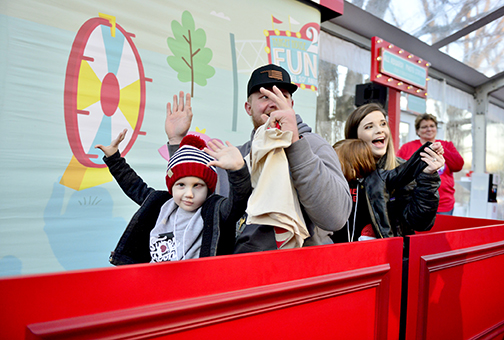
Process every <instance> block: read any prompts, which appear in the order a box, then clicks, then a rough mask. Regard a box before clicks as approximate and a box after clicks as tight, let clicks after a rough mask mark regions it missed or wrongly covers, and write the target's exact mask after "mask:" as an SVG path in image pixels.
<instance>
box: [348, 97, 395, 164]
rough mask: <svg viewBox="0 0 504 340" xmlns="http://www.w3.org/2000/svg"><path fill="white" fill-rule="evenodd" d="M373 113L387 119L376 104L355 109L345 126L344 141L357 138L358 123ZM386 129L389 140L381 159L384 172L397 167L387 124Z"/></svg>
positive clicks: (381, 108)
mask: <svg viewBox="0 0 504 340" xmlns="http://www.w3.org/2000/svg"><path fill="white" fill-rule="evenodd" d="M374 111H379V112H381V113H382V114H383V116H384V117H385V118H387V113H386V112H385V110H384V109H383V107H382V106H381V105H380V104H378V103H369V104H364V105H362V106H359V107H358V108H357V109H355V110H354V111H353V112H352V113H351V114H350V116H348V118H347V121H346V125H345V138H346V139H357V138H359V137H358V135H357V129H358V127H359V124H360V122H361V121H362V120H363V119H364V117H366V116H367V115H368V114H370V113H371V112H374ZM387 128H388V129H389V133H388V135H389V138H388V143H387V152H386V153H385V155H384V156H383V157H385V159H384V166H383V168H384V169H385V170H392V169H394V168H395V167H397V166H398V165H399V163H397V160H396V156H395V150H394V142H393V141H392V136H391V134H390V128H389V127H388V123H387Z"/></svg>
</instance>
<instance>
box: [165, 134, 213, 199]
mask: <svg viewBox="0 0 504 340" xmlns="http://www.w3.org/2000/svg"><path fill="white" fill-rule="evenodd" d="M205 147H206V143H205V141H204V140H203V139H201V138H200V137H198V136H194V135H187V136H185V137H184V139H182V142H180V147H179V149H178V150H177V152H175V153H174V154H173V156H172V157H170V161H169V162H168V170H167V171H166V186H167V187H168V192H169V193H170V194H173V192H172V187H173V185H174V184H175V182H176V181H178V180H179V179H181V178H182V177H187V176H194V177H198V178H201V179H202V180H203V181H204V182H205V183H206V185H207V187H208V193H209V194H210V193H212V192H214V190H215V186H216V184H217V172H216V169H215V167H214V166H211V167H208V166H207V164H208V162H210V161H213V160H214V159H213V158H212V157H211V156H209V155H208V154H207V153H206V152H204V151H203V148H205Z"/></svg>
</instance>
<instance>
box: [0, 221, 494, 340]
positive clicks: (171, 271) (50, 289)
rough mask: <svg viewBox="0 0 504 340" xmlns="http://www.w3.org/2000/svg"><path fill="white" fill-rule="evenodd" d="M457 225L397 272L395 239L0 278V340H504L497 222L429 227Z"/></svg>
mask: <svg viewBox="0 0 504 340" xmlns="http://www.w3.org/2000/svg"><path fill="white" fill-rule="evenodd" d="M461 222H467V223H466V225H470V226H471V227H472V228H468V229H460V230H454V231H442V232H428V233H422V234H419V235H414V236H411V237H408V238H407V239H406V240H405V241H404V242H406V245H407V247H406V248H405V249H406V251H407V252H409V262H408V266H406V267H405V269H404V272H403V239H402V238H393V239H387V240H376V241H366V242H357V243H352V244H338V245H329V246H321V247H310V248H303V249H296V250H283V251H272V252H264V253H255V254H244V255H233V256H222V257H216V258H206V259H199V260H188V261H181V262H174V263H162V264H152V265H135V266H123V267H117V268H105V269H97V270H87V271H76V272H65V273H57V274H47V275H32V276H21V277H11V278H3V279H0V304H1V309H0V338H1V339H168V338H169V339H194V338H196V337H206V338H210V339H214V338H215V339H237V338H239V339H272V338H275V339H335V338H337V339H398V338H406V339H408V340H409V339H471V338H472V339H494V338H497V336H499V337H500V338H502V337H503V336H504V308H502V306H504V293H503V292H502V290H503V288H502V287H504V286H503V285H502V282H504V280H503V279H504V270H503V269H504V225H496V226H488V227H479V228H478V227H476V228H474V227H475V226H476V225H478V223H480V224H479V225H485V224H486V225H488V224H495V223H500V222H499V221H492V220H478V219H464V218H462V219H461V220H460V218H455V217H444V216H443V217H441V218H439V219H438V220H437V223H436V226H435V228H434V230H437V229H442V230H449V229H453V228H454V227H455V226H459V227H460V223H461ZM441 224H443V225H441ZM406 268H407V270H408V271H407V272H406ZM402 284H404V285H405V287H407V291H405V294H407V295H405V299H403V300H404V301H405V302H407V304H405V305H403V306H402V309H401V285H402ZM401 310H402V313H401ZM401 314H402V315H401ZM401 318H402V319H401ZM400 329H402V331H400ZM402 333H404V334H402Z"/></svg>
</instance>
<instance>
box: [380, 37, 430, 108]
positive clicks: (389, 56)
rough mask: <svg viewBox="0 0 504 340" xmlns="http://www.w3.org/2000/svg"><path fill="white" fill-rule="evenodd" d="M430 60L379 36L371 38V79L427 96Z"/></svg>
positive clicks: (415, 94) (399, 89) (413, 93)
mask: <svg viewBox="0 0 504 340" xmlns="http://www.w3.org/2000/svg"><path fill="white" fill-rule="evenodd" d="M429 66H430V64H429V62H427V61H425V60H423V59H422V58H420V57H417V56H415V55H413V54H411V53H409V52H407V51H405V50H403V49H402V48H400V47H398V46H395V45H394V44H391V43H389V42H387V41H385V40H383V39H381V38H379V37H373V38H372V39H371V81H373V82H375V83H379V84H382V85H385V86H388V87H391V88H394V89H396V90H398V91H404V92H407V93H409V94H412V95H414V96H418V97H421V98H426V97H427V80H428V69H429Z"/></svg>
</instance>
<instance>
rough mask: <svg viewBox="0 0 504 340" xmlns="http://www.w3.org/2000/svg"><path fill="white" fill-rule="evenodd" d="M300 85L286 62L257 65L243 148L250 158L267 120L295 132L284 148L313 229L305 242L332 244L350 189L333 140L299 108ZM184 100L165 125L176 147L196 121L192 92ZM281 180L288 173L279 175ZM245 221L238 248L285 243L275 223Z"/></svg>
mask: <svg viewBox="0 0 504 340" xmlns="http://www.w3.org/2000/svg"><path fill="white" fill-rule="evenodd" d="M297 88H298V87H297V85H295V84H293V83H291V79H290V75H289V73H288V72H287V71H286V70H285V69H283V68H282V67H279V66H276V65H273V64H269V65H265V66H262V67H260V68H258V69H256V70H254V72H253V73H252V75H251V77H250V79H249V82H248V86H247V96H248V99H247V102H246V103H245V110H246V112H247V114H248V115H249V116H250V117H251V118H252V123H253V125H254V129H253V130H252V133H251V137H250V140H249V141H248V142H246V143H245V144H243V145H241V146H238V149H239V150H240V152H241V154H242V155H243V156H244V158H245V159H250V153H251V149H252V145H253V140H254V136H255V135H256V132H257V131H258V130H259V129H260V127H262V126H263V125H265V123H267V122H268V124H269V126H267V127H266V129H269V128H272V129H275V128H276V129H278V130H280V132H281V133H288V135H287V136H289V135H290V136H291V137H290V141H288V145H287V146H286V147H283V150H284V152H285V156H286V160H287V163H288V174H289V175H290V181H291V183H292V186H293V189H294V190H293V192H294V195H295V197H294V200H295V201H296V203H299V206H300V210H301V214H302V217H301V219H302V220H303V219H304V224H305V225H306V229H307V232H308V234H309V235H307V238H306V239H304V241H303V242H302V246H311V245H322V244H331V243H333V242H332V240H331V239H330V236H331V235H332V233H333V232H334V231H337V230H339V229H341V228H342V227H343V225H344V224H345V222H346V221H347V220H348V217H349V215H350V212H351V209H352V201H351V197H350V191H349V188H348V183H347V181H346V180H345V177H344V176H343V173H342V171H341V165H340V163H339V160H338V156H337V155H336V153H335V152H334V150H333V149H332V147H331V145H330V144H329V143H328V142H327V141H326V140H324V139H323V138H322V137H321V136H319V135H317V134H315V133H312V132H311V128H310V127H309V126H308V125H307V124H306V123H304V122H303V121H302V119H301V117H300V116H299V115H298V114H296V113H295V111H294V110H293V104H294V101H293V100H292V94H293V93H294V92H295V91H296V90H297ZM175 99H176V98H175ZM174 102H175V100H174ZM182 102H183V94H182V93H181V96H180V105H178V106H177V107H174V108H173V113H172V111H171V108H170V106H169V105H170V104H168V107H167V119H166V126H165V128H166V133H167V136H168V140H169V150H170V152H173V151H174V150H175V149H176V148H177V144H178V143H179V141H180V140H181V139H182V137H183V136H185V134H186V133H187V131H188V130H189V127H190V124H191V119H192V111H191V108H190V97H189V96H186V104H185V107H184V105H183V103H182ZM174 106H175V105H174ZM266 174H267V176H268V177H271V178H275V176H276V175H277V173H275V172H272V173H266ZM219 176H220V178H219V180H220V182H221V183H225V184H226V183H227V180H224V178H223V176H221V175H220V174H219ZM252 177H254V175H253V174H252ZM278 179H284V178H283V177H282V176H279V177H278ZM257 189H258V188H257V187H255V188H254V190H257ZM274 189H277V188H274ZM282 190H283V188H282ZM282 193H283V192H282ZM253 194H254V193H253ZM289 194H290V192H285V195H289ZM263 197H266V198H264V200H265V201H264V203H263V204H264V205H268V204H270V203H276V202H271V201H268V199H267V197H268V196H267V195H264V196H263ZM251 198H252V197H251ZM249 208H250V200H249ZM244 221H245V219H242V223H241V224H240V226H239V227H238V231H237V240H236V245H235V251H234V252H235V253H246V252H256V251H264V250H274V249H279V248H280V247H279V242H278V237H277V235H276V231H277V228H275V227H274V226H272V225H269V224H258V223H249V222H247V223H244Z"/></svg>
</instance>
